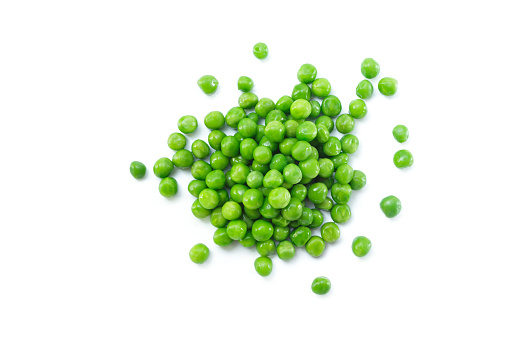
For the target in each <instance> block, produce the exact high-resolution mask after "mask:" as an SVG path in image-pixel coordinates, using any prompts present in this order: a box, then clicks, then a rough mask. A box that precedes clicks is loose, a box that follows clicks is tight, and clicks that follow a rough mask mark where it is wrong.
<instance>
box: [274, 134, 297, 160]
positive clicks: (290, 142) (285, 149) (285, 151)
mask: <svg viewBox="0 0 509 339" xmlns="http://www.w3.org/2000/svg"><path fill="white" fill-rule="evenodd" d="M297 141H298V140H297V139H296V138H286V139H283V141H281V142H280V143H279V151H280V152H281V154H282V155H285V156H286V155H290V154H292V148H293V146H294V145H295V144H296V143H297Z"/></svg>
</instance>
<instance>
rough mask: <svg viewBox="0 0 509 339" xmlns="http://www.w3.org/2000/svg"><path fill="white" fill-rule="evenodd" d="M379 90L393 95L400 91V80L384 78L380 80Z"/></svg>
mask: <svg viewBox="0 0 509 339" xmlns="http://www.w3.org/2000/svg"><path fill="white" fill-rule="evenodd" d="M378 90H379V91H380V93H382V94H383V95H385V96H393V95H394V94H396V92H397V91H398V80H396V79H394V78H388V77H387V78H382V79H380V81H379V82H378Z"/></svg>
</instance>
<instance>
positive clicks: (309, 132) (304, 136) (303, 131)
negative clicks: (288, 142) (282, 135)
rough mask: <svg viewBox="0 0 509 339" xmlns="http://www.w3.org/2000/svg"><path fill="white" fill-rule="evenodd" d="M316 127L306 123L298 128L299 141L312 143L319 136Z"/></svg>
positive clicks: (308, 122) (309, 122)
mask: <svg viewBox="0 0 509 339" xmlns="http://www.w3.org/2000/svg"><path fill="white" fill-rule="evenodd" d="M317 132H318V131H317V129H316V125H315V124H314V123H312V122H311V121H305V122H303V123H302V124H300V125H299V127H297V133H296V136H297V139H298V140H303V141H308V142H309V141H311V140H313V139H314V138H315V137H316V134H317Z"/></svg>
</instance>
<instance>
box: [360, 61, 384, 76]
mask: <svg viewBox="0 0 509 339" xmlns="http://www.w3.org/2000/svg"><path fill="white" fill-rule="evenodd" d="M361 73H362V75H364V77H365V78H368V79H373V78H374V77H376V76H377V75H378V73H380V65H379V64H378V62H376V61H375V60H373V59H372V58H366V59H364V60H363V61H362V63H361Z"/></svg>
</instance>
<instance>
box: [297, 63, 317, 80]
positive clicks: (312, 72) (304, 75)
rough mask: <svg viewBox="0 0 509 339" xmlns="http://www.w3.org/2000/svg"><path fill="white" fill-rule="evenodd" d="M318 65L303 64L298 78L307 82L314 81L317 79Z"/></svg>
mask: <svg viewBox="0 0 509 339" xmlns="http://www.w3.org/2000/svg"><path fill="white" fill-rule="evenodd" d="M316 74H317V71H316V67H315V66H313V65H311V64H303V65H302V66H300V68H299V71H298V72H297V79H299V81H300V82H303V83H305V84H309V83H312V82H313V81H314V80H315V79H316Z"/></svg>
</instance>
